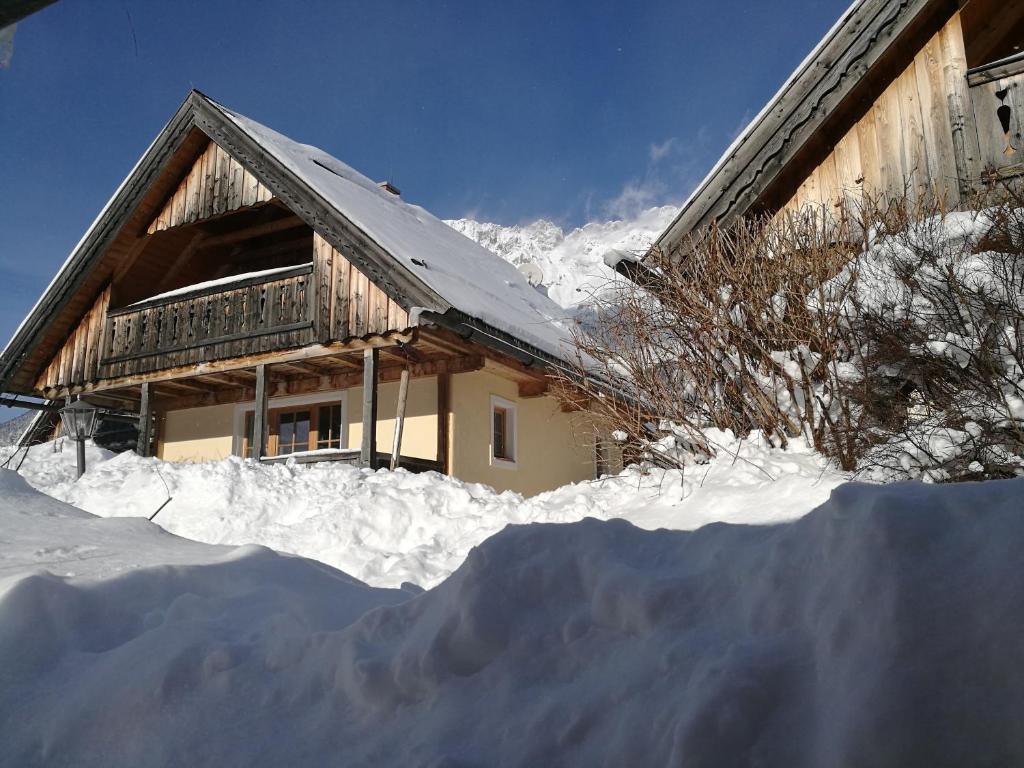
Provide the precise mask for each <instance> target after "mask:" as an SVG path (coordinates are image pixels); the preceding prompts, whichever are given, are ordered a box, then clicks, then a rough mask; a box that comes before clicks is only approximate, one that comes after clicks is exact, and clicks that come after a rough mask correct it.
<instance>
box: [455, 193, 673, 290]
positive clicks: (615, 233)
mask: <svg viewBox="0 0 1024 768" xmlns="http://www.w3.org/2000/svg"><path fill="white" fill-rule="evenodd" d="M677 210H678V209H677V208H676V207H675V206H663V207H660V208H649V209H648V210H646V211H643V212H641V213H640V214H639V215H638V216H637V217H636V218H634V219H629V220H625V221H606V222H599V221H593V222H590V223H588V224H585V225H584V226H582V227H578V228H577V229H574V230H572V231H571V232H568V233H566V232H564V231H563V230H562V228H561V227H559V226H557V225H556V224H554V223H552V222H550V221H547V220H544V219H540V220H538V221H535V222H533V223H532V224H526V225H524V226H518V227H506V226H502V225H500V224H491V223H487V222H478V221H473V220H472V219H455V220H452V221H446V222H445V223H446V224H448V225H449V226H451V227H453V228H455V229H456V230H458V231H459V232H461V233H462V234H464V235H466V237H468V238H470V239H472V240H475V241H476V242H478V243H479V244H480V245H482V246H484V247H485V248H487V249H488V250H490V251H492V252H494V253H496V254H498V255H499V256H501V257H502V258H503V259H505V260H506V261H508V262H510V263H511V264H513V265H515V266H516V267H522V266H524V265H528V264H533V265H536V266H537V267H539V268H540V271H541V274H542V275H543V279H542V281H541V285H542V286H543V287H544V288H545V289H546V291H547V294H548V296H550V297H551V298H552V299H554V301H555V302H556V303H557V304H559V305H560V306H562V307H565V308H567V309H569V308H572V307H575V306H577V305H579V304H581V303H584V302H586V301H587V300H588V299H590V297H591V296H592V295H593V294H594V293H595V292H596V291H599V290H600V289H601V288H602V287H603V286H604V285H606V284H607V283H608V282H609V281H610V280H611V279H612V278H613V277H614V275H615V273H614V272H613V271H612V270H611V269H610V268H609V267H607V266H605V263H604V257H605V255H606V254H607V253H609V252H610V251H627V252H630V253H636V254H642V253H644V252H646V251H647V249H648V248H650V246H651V244H652V243H653V242H654V240H655V238H657V236H658V235H660V234H661V232H662V231H663V230H664V229H665V227H667V226H668V224H669V222H670V221H671V220H672V217H673V216H674V215H675V214H676V212H677Z"/></svg>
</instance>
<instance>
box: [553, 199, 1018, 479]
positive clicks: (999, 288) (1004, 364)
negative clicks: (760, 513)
mask: <svg viewBox="0 0 1024 768" xmlns="http://www.w3.org/2000/svg"><path fill="white" fill-rule="evenodd" d="M1020 210H1021V206H1020V204H1019V201H1016V200H1010V201H1008V202H1004V203H1003V204H1000V205H996V206H992V207H989V208H988V209H986V210H985V212H983V213H980V214H964V213H956V214H947V213H946V212H945V211H943V210H942V206H941V204H940V203H938V202H936V201H935V200H934V199H932V198H917V199H912V198H911V196H905V197H904V198H902V199H900V200H897V201H895V202H893V201H891V200H890V201H889V202H886V203H884V204H883V203H881V202H880V201H878V200H872V201H866V200H864V199H860V200H859V201H858V202H857V203H855V204H847V205H846V206H844V207H843V208H841V209H826V208H823V207H809V208H805V209H804V210H803V211H802V212H800V213H799V214H793V213H783V214H779V215H777V216H775V217H772V218H761V219H747V220H745V221H743V222H741V223H740V224H737V225H734V226H731V227H729V228H727V229H726V228H720V227H716V226H712V227H709V228H707V229H705V230H703V231H701V232H699V233H697V234H695V235H693V236H692V237H691V238H690V240H689V242H687V243H686V244H685V246H684V247H683V248H681V249H679V250H678V251H675V252H674V253H675V254H679V253H682V254H684V255H683V256H681V257H680V256H678V255H676V256H673V257H668V256H666V255H664V254H661V253H659V252H658V251H657V250H655V251H654V252H652V253H650V254H648V256H647V258H646V260H645V264H646V266H647V267H648V268H649V269H650V270H651V272H650V277H649V278H648V279H646V280H644V281H643V284H637V283H630V282H626V281H622V282H620V283H617V284H616V285H615V286H614V287H613V288H612V289H610V290H608V291H605V292H604V293H603V294H601V298H600V299H598V300H597V302H596V306H595V307H594V308H593V320H592V322H591V323H590V324H588V325H587V326H586V327H581V328H580V329H579V330H578V332H577V335H576V339H575V341H576V345H577V350H578V353H579V360H578V363H579V367H580V368H581V369H583V368H585V369H586V370H587V372H588V374H589V378H587V379H586V383H583V384H581V383H580V381H581V379H580V378H579V377H578V373H579V372H577V375H574V376H566V377H564V378H563V381H562V387H561V392H562V396H563V398H564V399H566V400H570V401H572V403H573V405H574V406H575V407H586V408H587V409H588V410H589V411H590V412H591V413H592V414H593V416H594V418H595V419H596V421H597V423H598V425H599V429H600V430H601V431H602V432H604V433H605V434H615V435H616V436H617V437H618V438H619V439H620V441H621V442H623V443H624V444H625V445H626V446H628V447H629V448H628V449H629V450H632V452H633V455H634V456H642V457H646V458H647V459H649V460H654V461H656V462H658V463H662V464H670V465H671V464H678V463H681V462H683V461H684V460H685V456H684V454H692V453H694V452H696V453H698V454H699V453H701V452H704V453H709V454H710V453H713V452H714V446H712V445H708V443H707V438H706V428H708V427H717V428H719V429H729V430H732V431H733V432H734V433H736V434H740V435H742V434H746V433H747V432H749V431H751V430H759V431H760V432H762V433H763V434H764V435H766V436H767V437H768V438H769V439H772V440H773V441H774V442H776V443H777V444H778V445H780V446H785V445H786V444H787V443H788V441H789V440H791V439H792V438H794V437H796V436H803V437H805V438H806V439H807V440H808V441H809V442H810V443H811V444H812V445H813V446H814V447H815V448H816V449H817V450H819V451H820V452H822V453H823V454H825V455H827V456H830V457H831V458H833V459H834V460H835V461H836V463H837V464H838V465H839V466H840V467H842V468H843V469H846V470H854V469H858V468H861V469H865V468H868V469H873V470H881V469H884V470H886V471H887V472H888V475H887V476H889V477H895V476H920V475H922V474H924V475H925V476H928V477H931V478H932V479H945V478H946V477H963V476H964V475H965V474H970V473H972V472H973V473H975V474H978V475H979V476H993V477H994V476H1005V475H1006V474H1008V473H1013V472H1016V471H1019V466H1018V465H1017V464H1016V463H1015V462H1017V458H1015V457H1018V456H1020V455H1022V454H1024V451H1021V450H1018V448H1019V446H1020V443H1019V440H1020V431H1021V424H1022V423H1024V400H1021V397H1022V395H1024V393H1021V392H1020V385H1021V380H1022V377H1021V374H1020V371H1021V353H1022V337H1021V332H1022V325H1024V323H1022V318H1024V315H1022V312H1021V305H1022V301H1021V295H1022V278H1024V274H1022V270H1024V263H1022V261H1021V258H1020V249H1021V244H1022V242H1024V222H1022V221H1021V218H1022V217H1021V212H1020ZM926 425H930V426H926ZM936 429H938V430H939V431H943V430H944V431H945V434H946V437H947V438H948V439H946V440H945V443H943V440H941V439H937V437H936V435H937V434H938V433H937V432H936ZM927 430H931V431H930V432H928V431H927ZM953 442H955V443H956V445H959V446H961V447H963V450H959V451H951V450H950V449H949V444H950V443H953ZM943 445H944V446H945V447H941V446H943ZM967 446H972V447H970V448H969V449H968V448H967ZM673 448H674V449H676V450H675V451H673V450H672V449H673ZM680 448H681V449H682V452H679V451H678V449H680ZM953 453H956V458H955V459H954V458H953ZM979 466H980V467H981V468H982V469H981V470H980V471H979V469H978V468H979Z"/></svg>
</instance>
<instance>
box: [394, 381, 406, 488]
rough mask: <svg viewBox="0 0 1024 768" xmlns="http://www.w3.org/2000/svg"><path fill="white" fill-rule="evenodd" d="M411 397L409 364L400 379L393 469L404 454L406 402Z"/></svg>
mask: <svg viewBox="0 0 1024 768" xmlns="http://www.w3.org/2000/svg"><path fill="white" fill-rule="evenodd" d="M408 399H409V366H406V367H405V368H403V369H402V373H401V375H400V377H399V379H398V408H397V410H396V411H395V442H394V445H392V446H391V469H392V470H394V469H395V468H396V467H397V466H398V460H399V459H400V458H401V456H402V430H403V429H404V428H405V402H406V400H408Z"/></svg>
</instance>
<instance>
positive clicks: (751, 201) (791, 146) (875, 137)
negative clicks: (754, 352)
mask: <svg viewBox="0 0 1024 768" xmlns="http://www.w3.org/2000/svg"><path fill="white" fill-rule="evenodd" d="M1021 175H1024V0H857V2H855V3H854V4H853V5H852V6H851V7H850V8H849V10H847V12H846V13H845V14H844V15H843V17H842V18H841V19H840V20H839V21H838V22H837V24H836V25H835V26H834V27H833V28H832V29H831V30H830V31H829V33H828V34H827V35H826V36H825V38H824V39H823V40H822V41H821V43H820V44H819V45H818V47H817V48H816V49H815V50H814V51H813V52H812V53H811V54H810V56H808V57H807V59H806V60H805V61H804V62H803V63H802V64H801V65H800V67H799V68H798V69H797V71H796V72H795V73H794V74H793V75H792V77H791V78H790V79H789V80H788V81H787V82H786V83H785V84H784V85H783V87H782V89H781V90H780V91H779V92H778V93H777V94H776V95H775V97H774V98H773V99H772V100H771V101H770V102H769V104H768V105H767V106H766V107H765V109H764V110H763V111H762V112H761V114H759V115H758V116H757V117H756V118H754V120H753V121H752V122H751V123H750V125H749V126H748V127H747V128H746V130H745V131H743V133H741V134H740V136H739V137H738V138H737V139H736V141H735V142H734V143H733V145H732V146H731V147H730V148H729V149H728V150H727V151H726V153H725V154H724V155H723V157H722V158H721V160H720V161H719V162H718V163H717V164H716V165H715V167H714V168H713V169H712V171H711V172H710V174H708V176H707V178H705V179H704V181H703V182H702V183H701V184H700V185H699V186H698V187H697V189H696V191H695V192H694V193H693V194H692V196H691V197H690V199H689V200H687V202H686V203H685V204H684V205H683V208H682V210H681V211H680V213H679V215H678V216H677V217H676V218H675V220H674V221H673V222H672V224H671V225H670V226H669V227H668V229H667V230H666V231H665V232H664V233H663V234H662V235H661V237H660V238H658V240H657V241H656V243H655V245H656V246H657V247H659V248H660V249H661V250H662V252H663V253H666V254H668V255H671V254H673V253H676V252H677V251H678V250H679V249H680V247H681V246H682V245H683V243H684V242H685V240H686V237H687V235H688V234H689V233H691V232H694V231H696V230H699V229H700V228H701V227H704V226H706V225H708V224H710V223H712V222H718V223H719V224H726V225H727V224H728V223H729V222H730V221H735V220H736V219H737V218H738V217H742V216H745V215H748V214H768V215H772V214H775V213H777V212H779V211H786V210H789V211H797V210H800V209H802V208H804V207H805V206H808V205H814V206H819V207H822V206H823V207H825V208H827V209H834V208H841V207H843V206H844V205H845V204H847V203H848V202H855V201H856V200H857V199H858V198H859V197H861V196H863V195H871V196H872V197H873V198H875V197H884V196H885V195H887V194H892V195H902V194H904V193H905V192H908V193H909V194H910V195H916V194H924V193H929V194H932V193H935V194H939V195H941V196H942V197H943V199H944V202H945V204H946V205H947V206H949V207H951V208H954V207H956V206H958V205H959V204H960V203H961V202H962V201H966V200H967V199H968V198H969V197H970V196H971V195H973V194H974V193H975V192H976V191H978V190H980V189H982V188H984V187H985V186H986V185H990V184H991V183H992V182H993V181H995V180H997V179H1010V178H1014V177H1017V176H1021ZM613 266H617V267H618V268H619V269H620V271H622V272H624V273H626V274H630V275H631V276H634V277H635V276H636V275H635V272H634V270H636V269H637V265H635V264H630V263H628V262H624V261H623V262H620V263H619V264H618V265H613Z"/></svg>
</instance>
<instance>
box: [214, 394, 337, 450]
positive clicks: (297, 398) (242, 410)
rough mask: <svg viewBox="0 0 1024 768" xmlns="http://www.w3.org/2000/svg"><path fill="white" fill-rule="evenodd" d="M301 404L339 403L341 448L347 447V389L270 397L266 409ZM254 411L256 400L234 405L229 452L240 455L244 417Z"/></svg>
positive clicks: (243, 433)
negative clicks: (233, 425) (233, 424)
mask: <svg viewBox="0 0 1024 768" xmlns="http://www.w3.org/2000/svg"><path fill="white" fill-rule="evenodd" d="M301 405H340V406H341V450H345V449H346V448H348V390H347V389H337V390H333V391H331V392H311V393H310V394H308V395H288V396H286V397H272V398H270V399H269V401H268V402H267V410H268V411H269V410H270V409H271V408H292V407H296V406H301ZM255 412H256V402H255V401H250V402H248V403H239V404H238V405H236V406H235V418H234V423H235V427H234V434H233V435H232V437H231V453H232V454H234V455H235V456H241V455H242V440H243V439H244V435H245V417H246V415H247V414H250V413H255Z"/></svg>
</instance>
